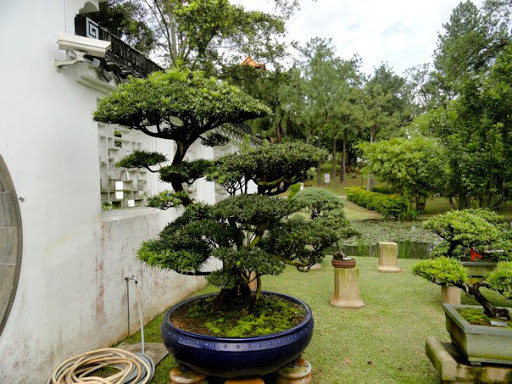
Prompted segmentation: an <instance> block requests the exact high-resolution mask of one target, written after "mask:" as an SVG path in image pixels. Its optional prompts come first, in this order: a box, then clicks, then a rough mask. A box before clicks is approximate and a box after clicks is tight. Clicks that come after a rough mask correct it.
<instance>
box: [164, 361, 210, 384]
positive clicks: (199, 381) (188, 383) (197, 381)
mask: <svg viewBox="0 0 512 384" xmlns="http://www.w3.org/2000/svg"><path fill="white" fill-rule="evenodd" d="M170 378H171V384H208V380H207V379H206V375H204V374H202V373H200V372H197V371H194V370H193V369H189V368H187V367H186V366H184V365H183V364H178V365H177V366H175V367H174V368H173V369H172V371H171V374H170Z"/></svg>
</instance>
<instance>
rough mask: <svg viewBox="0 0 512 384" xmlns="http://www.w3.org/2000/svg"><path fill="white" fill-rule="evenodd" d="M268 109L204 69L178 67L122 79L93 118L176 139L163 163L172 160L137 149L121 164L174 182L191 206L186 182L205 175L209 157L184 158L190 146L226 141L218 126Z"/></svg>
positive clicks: (173, 185)
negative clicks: (164, 164)
mask: <svg viewBox="0 0 512 384" xmlns="http://www.w3.org/2000/svg"><path fill="white" fill-rule="evenodd" d="M268 112H269V109H268V108H267V107H266V106H264V105H263V104H262V103H260V102H259V101H257V100H255V99H253V98H252V97H250V96H248V95H246V94H245V93H243V92H242V91H241V90H239V89H238V88H236V87H234V86H231V85H228V84H227V83H224V82H220V81H219V80H217V79H215V78H213V77H207V76H205V75H203V74H202V73H201V72H192V71H190V70H185V69H184V70H180V69H176V68H175V69H171V70H169V71H167V72H165V73H162V72H154V73H152V74H151V75H149V76H148V77H147V78H145V79H136V78H131V79H130V81H129V82H127V83H125V84H121V85H120V86H119V89H118V90H117V91H115V92H112V93H111V94H110V95H109V96H108V97H105V98H103V99H102V100H101V101H100V102H99V104H98V108H97V109H96V111H95V112H94V120H96V121H99V122H102V123H109V124H119V125H123V126H125V127H127V128H130V129H134V130H137V131H141V132H143V133H144V134H146V135H148V136H151V137H156V138H160V139H166V140H172V141H174V142H175V143H176V151H175V153H174V157H173V159H172V160H171V164H170V165H166V166H162V167H160V168H158V166H159V165H160V164H162V163H164V162H166V161H167V159H166V157H165V156H163V155H162V154H159V153H155V152H145V151H134V152H133V153H132V154H131V155H130V156H128V157H126V158H124V159H123V160H122V161H121V162H120V164H119V165H120V166H122V167H126V168H138V167H144V168H146V169H148V170H149V171H151V172H159V173H160V178H161V179H162V181H166V182H169V183H170V184H171V185H172V188H173V190H174V192H175V193H177V195H176V197H177V198H178V199H179V201H181V202H182V203H184V204H185V205H187V204H189V203H190V200H189V199H188V198H187V197H186V195H184V194H183V193H182V192H183V191H184V184H192V183H193V182H194V181H195V180H197V179H198V178H201V177H203V176H204V172H205V171H206V167H207V165H208V163H206V162H204V161H192V162H188V161H185V160H184V159H185V154H186V153H187V150H188V149H189V148H190V146H191V145H192V144H193V143H194V142H195V141H196V140H198V139H201V140H202V141H203V143H204V144H206V145H217V144H222V143H223V142H224V140H223V138H222V137H221V135H220V134H219V133H218V132H216V131H215V130H216V129H217V128H219V127H221V126H222V125H224V124H226V123H240V122H244V121H246V120H248V119H253V118H257V117H261V116H264V115H266V114H267V113H268ZM166 197H167V200H166V201H167V202H172V203H175V200H173V199H172V196H170V195H168V194H167V195H166ZM155 204H157V205H158V202H156V203H155ZM171 205H172V204H171Z"/></svg>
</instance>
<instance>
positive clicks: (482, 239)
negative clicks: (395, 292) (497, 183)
mask: <svg viewBox="0 0 512 384" xmlns="http://www.w3.org/2000/svg"><path fill="white" fill-rule="evenodd" d="M501 219H502V217H501V216H499V215H497V214H495V213H493V212H490V211H486V210H482V209H476V210H469V209H468V210H462V211H451V212H447V213H445V214H442V215H439V216H437V217H434V218H432V219H430V220H427V221H426V222H425V223H424V226H425V227H426V228H428V229H430V230H432V231H434V232H435V233H436V234H438V235H439V236H441V237H442V238H443V239H444V241H445V242H446V243H445V244H441V245H440V246H438V248H437V250H434V251H435V252H433V254H434V255H433V256H434V259H430V260H423V261H420V262H419V263H418V264H416V265H415V266H414V268H413V273H414V274H416V275H418V276H421V277H423V278H425V279H427V280H428V281H431V282H433V283H435V284H438V285H453V286H456V287H459V288H460V289H462V290H463V291H464V292H466V294H468V295H469V296H472V297H474V298H475V299H476V300H477V301H478V302H479V303H480V305H481V306H482V307H483V308H484V313H485V315H487V316H489V317H491V318H503V319H507V320H508V319H510V313H509V312H508V310H507V309H506V308H496V307H495V306H494V305H493V304H492V303H491V302H490V301H489V300H488V299H487V298H486V297H485V296H484V294H483V293H482V291H481V288H484V287H485V288H488V289H491V290H495V291H497V292H500V293H501V294H503V295H504V296H505V297H507V298H510V299H512V261H507V258H508V257H509V255H510V249H511V248H510V231H508V232H507V231H505V230H504V226H503V225H501V224H500V220H501ZM500 245H501V246H504V248H505V249H498V247H497V246H500ZM475 248H478V249H480V250H483V252H482V255H480V254H479V253H477V252H476V251H475ZM442 250H444V253H442ZM467 255H471V256H472V258H473V259H476V258H477V257H479V258H482V259H484V258H488V257H491V256H492V257H495V256H494V255H500V256H499V257H500V258H501V259H502V261H500V262H499V263H498V264H497V267H496V268H495V269H494V270H493V271H492V272H490V273H489V274H487V276H486V277H485V278H483V279H480V280H478V281H476V282H471V281H470V280H469V279H468V274H467V270H466V268H465V267H464V266H462V264H461V263H460V261H459V259H461V258H462V259H464V258H465V256H467Z"/></svg>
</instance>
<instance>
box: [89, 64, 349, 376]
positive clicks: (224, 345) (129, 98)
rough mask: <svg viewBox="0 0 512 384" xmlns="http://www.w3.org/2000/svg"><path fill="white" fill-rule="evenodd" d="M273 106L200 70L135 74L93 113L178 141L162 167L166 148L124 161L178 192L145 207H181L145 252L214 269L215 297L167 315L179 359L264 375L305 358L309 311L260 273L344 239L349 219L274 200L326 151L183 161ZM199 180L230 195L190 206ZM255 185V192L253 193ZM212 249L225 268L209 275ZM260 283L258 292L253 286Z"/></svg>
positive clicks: (225, 371)
mask: <svg viewBox="0 0 512 384" xmlns="http://www.w3.org/2000/svg"><path fill="white" fill-rule="evenodd" d="M266 112H267V109H266V107H264V106H262V105H261V104H260V103H258V102H257V101H255V100H253V99H251V98H249V97H248V96H246V95H243V94H242V93H241V92H240V91H239V90H238V89H236V88H233V87H230V86H227V85H225V84H223V83H221V82H219V81H217V80H215V79H213V80H212V79H206V78H204V77H203V76H202V75H201V74H199V73H193V72H188V73H187V72H186V73H182V72H180V71H171V72H168V73H167V74H155V75H150V77H149V78H148V79H147V80H141V79H137V80H135V79H132V80H131V81H130V82H129V83H128V84H126V85H123V86H121V87H120V89H119V91H117V92H113V93H112V94H111V95H110V96H108V97H106V98H105V99H103V100H102V101H101V102H100V104H99V107H98V110H97V111H96V112H95V115H94V116H95V119H96V120H98V121H103V122H108V123H117V124H122V125H124V126H126V127H128V128H131V129H138V130H141V131H142V132H144V133H146V134H149V135H151V136H156V137H160V138H165V139H169V140H174V141H175V142H176V144H177V145H176V147H177V150H176V154H175V156H174V158H173V160H172V164H171V165H169V166H165V165H164V166H162V165H161V164H162V163H163V162H164V161H165V160H166V159H165V157H163V156H162V155H160V154H157V153H148V152H141V151H139V152H135V153H134V154H132V155H130V156H128V158H125V159H124V160H123V161H121V162H120V164H119V165H120V166H125V167H140V166H144V167H146V168H147V169H149V170H150V171H154V168H155V166H157V165H160V168H159V170H158V172H159V173H160V177H161V179H162V180H164V181H169V182H170V183H171V185H172V187H173V190H174V191H172V192H164V193H161V194H159V195H158V196H155V197H153V198H151V199H150V200H149V204H150V205H151V206H158V207H160V208H163V209H166V208H170V207H177V206H180V205H184V206H185V210H184V213H183V214H182V215H181V216H180V217H179V218H178V219H177V220H175V221H174V222H172V223H169V225H167V227H166V228H164V230H163V231H162V232H161V233H160V236H159V237H158V238H157V239H154V240H150V241H147V242H145V243H143V244H142V246H141V248H140V250H139V257H140V259H142V260H143V261H145V262H146V263H148V264H150V265H153V266H158V267H161V268H167V269H172V270H175V271H177V272H179V273H182V274H188V275H207V279H208V280H209V282H210V283H212V284H213V285H216V286H218V287H219V288H220V291H219V293H218V294H215V295H210V296H208V297H199V298H193V299H190V300H187V301H185V302H182V303H179V304H177V305H176V306H174V307H173V308H171V309H170V310H169V311H168V312H167V313H166V315H165V316H164V321H163V323H162V337H163V339H164V343H165V345H166V346H167V348H168V349H169V350H170V351H171V352H172V353H173V354H174V357H175V360H177V361H179V362H181V363H183V364H185V365H187V366H189V367H191V368H194V369H196V370H198V371H201V372H203V373H206V374H208V375H213V376H222V377H244V376H251V375H262V374H266V373H269V372H272V371H274V370H277V369H278V368H280V367H281V366H284V365H286V364H288V363H290V362H292V361H294V360H295V359H297V358H298V357H299V356H300V354H301V353H302V351H303V350H304V349H305V348H306V346H307V345H308V343H309V341H310V339H311V337H312V331H313V317H312V313H311V310H310V309H309V307H308V306H307V304H305V303H304V302H302V301H301V300H299V299H296V298H293V297H291V296H287V295H282V294H275V293H265V292H263V291H262V288H261V277H262V276H263V275H268V274H278V273H280V272H281V271H282V270H283V269H284V267H285V265H286V264H289V265H293V266H295V267H297V268H301V269H306V270H307V269H308V268H309V267H311V266H312V265H313V264H315V263H316V262H318V261H320V260H321V259H322V257H323V252H324V250H325V249H326V248H327V247H328V246H330V245H332V244H333V243H334V242H335V241H336V240H337V238H338V237H339V236H340V232H339V231H337V230H336V228H337V226H338V225H344V224H345V222H344V221H343V220H344V219H343V216H342V215H339V214H337V212H336V210H331V209H330V207H328V206H326V207H323V208H322V209H320V210H319V211H318V215H317V216H315V217H314V218H311V217H309V218H306V217H304V216H303V215H299V214H296V213H297V212H298V211H300V210H302V209H308V208H310V207H311V204H309V203H301V204H299V203H297V202H296V201H294V200H287V199H283V198H280V197H276V195H279V194H281V193H283V192H285V191H286V190H287V189H288V187H289V186H290V185H292V184H296V183H298V182H301V181H304V180H307V179H309V178H310V173H309V169H310V168H311V167H313V166H315V165H316V164H318V163H320V162H322V161H324V160H325V158H326V153H325V152H324V151H322V150H319V149H317V148H315V147H313V146H310V145H306V144H300V143H296V144H293V143H290V144H283V145H270V144H267V145H263V146H261V147H258V148H250V147H248V148H245V149H244V150H243V151H242V152H241V153H238V154H231V155H227V156H224V157H222V158H220V159H218V160H216V161H215V162H213V163H210V162H207V161H204V160H197V161H194V162H186V161H184V156H185V153H186V150H187V148H188V147H190V145H191V144H192V143H193V142H194V141H195V140H197V139H202V140H203V142H205V143H207V144H209V145H215V144H218V143H222V142H224V141H223V139H222V138H221V137H219V136H218V135H216V134H213V135H212V134H211V131H212V130H213V129H214V128H216V127H219V126H220V125H221V124H223V123H229V122H239V121H243V120H245V119H247V118H254V117H258V116H261V115H263V114H265V113H266ZM208 132H210V135H209V136H208V137H207V136H205V134H206V133H208ZM200 177H208V178H209V179H211V180H216V181H218V183H219V184H220V185H222V186H223V187H225V189H226V191H227V192H228V194H229V195H230V196H229V197H228V198H226V199H225V200H222V201H220V202H218V203H216V204H214V205H210V206H209V205H203V204H199V203H194V202H193V199H192V198H191V197H190V196H188V195H187V194H186V193H185V188H184V185H185V184H191V183H193V182H194V180H197V179H198V178H200ZM251 183H253V184H254V185H255V186H256V189H257V193H256V194H247V192H248V191H249V190H250V187H249V186H250V184H251ZM331 211H332V212H331ZM326 223H328V224H329V226H328V227H326ZM212 257H213V258H215V259H217V260H219V262H220V268H219V269H217V270H214V271H210V272H205V271H204V270H203V267H204V265H205V263H207V262H208V260H210V258H212ZM253 280H255V281H256V282H257V284H256V287H257V288H256V289H255V290H254V291H251V289H250V288H249V283H250V282H251V281H253Z"/></svg>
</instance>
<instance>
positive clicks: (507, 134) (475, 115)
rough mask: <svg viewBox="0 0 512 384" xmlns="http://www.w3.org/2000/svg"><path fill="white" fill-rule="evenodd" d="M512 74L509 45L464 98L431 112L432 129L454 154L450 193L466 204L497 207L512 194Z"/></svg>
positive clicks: (466, 84)
mask: <svg viewBox="0 0 512 384" xmlns="http://www.w3.org/2000/svg"><path fill="white" fill-rule="evenodd" d="M510 76H512V48H511V47H507V48H506V49H504V50H503V51H502V52H501V54H500V55H499V56H498V58H497V59H496V62H495V64H494V65H493V67H492V68H490V69H489V72H488V75H487V77H480V78H474V79H469V80H467V81H465V82H464V84H463V85H462V86H461V89H460V97H459V98H458V99H457V100H455V101H453V102H452V103H451V104H450V105H449V106H448V108H446V109H445V110H439V111H437V112H436V113H433V114H432V116H431V128H432V130H433V132H434V133H435V134H436V135H438V136H439V137H440V138H441V140H442V142H443V144H444V145H445V147H446V148H447V152H448V154H449V164H450V171H451V177H450V178H449V183H448V194H449V195H450V196H453V197H456V199H457V202H458V206H459V207H460V208H465V207H468V206H469V205H470V203H471V200H472V199H474V200H476V201H477V202H478V204H479V206H481V207H488V208H492V209H496V208H500V207H502V206H503V204H504V203H505V202H506V201H507V200H509V199H510V198H511V194H512V190H511V187H512V186H511V183H510V180H511V177H512V169H511V162H512V152H511V149H510V145H511V143H512V142H511V137H512V130H511V128H510V127H511V123H512V121H511V120H510V114H509V111H510V108H511V107H512V92H511V90H510V86H509V80H508V79H509V78H510Z"/></svg>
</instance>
